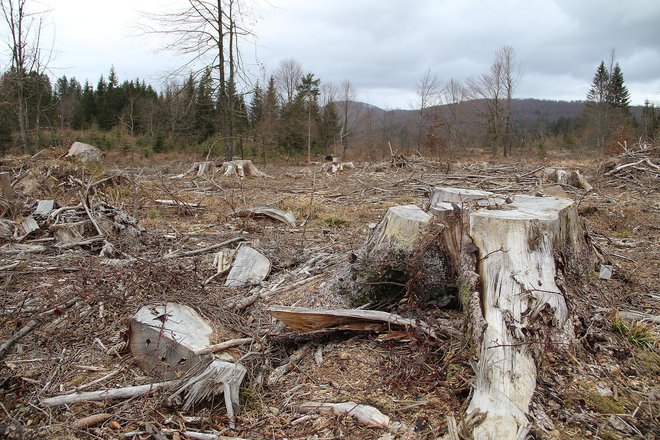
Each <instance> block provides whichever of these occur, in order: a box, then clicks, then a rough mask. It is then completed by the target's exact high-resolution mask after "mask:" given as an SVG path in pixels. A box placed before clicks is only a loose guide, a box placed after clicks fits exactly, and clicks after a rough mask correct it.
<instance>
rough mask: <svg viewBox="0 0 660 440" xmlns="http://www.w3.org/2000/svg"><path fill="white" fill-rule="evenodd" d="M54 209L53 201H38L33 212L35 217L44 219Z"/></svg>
mask: <svg viewBox="0 0 660 440" xmlns="http://www.w3.org/2000/svg"><path fill="white" fill-rule="evenodd" d="M53 209H55V200H52V199H50V200H39V201H38V202H37V207H36V208H35V210H34V213H33V214H32V215H34V216H35V217H43V218H46V217H48V215H49V214H50V213H51V212H52V211H53Z"/></svg>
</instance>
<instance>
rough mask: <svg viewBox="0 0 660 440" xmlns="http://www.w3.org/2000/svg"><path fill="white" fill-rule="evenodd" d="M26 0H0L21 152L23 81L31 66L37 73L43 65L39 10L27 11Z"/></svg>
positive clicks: (24, 112) (24, 131) (25, 143)
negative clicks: (7, 34)
mask: <svg viewBox="0 0 660 440" xmlns="http://www.w3.org/2000/svg"><path fill="white" fill-rule="evenodd" d="M27 3H28V2H27V0H0V9H2V16H3V18H4V21H5V24H6V25H7V30H8V31H9V39H8V41H7V46H8V48H9V50H10V52H11V78H12V80H13V81H14V84H15V90H16V115H17V117H18V130H19V139H20V143H21V148H22V149H23V151H24V152H26V151H27V150H28V136H27V132H28V114H29V112H28V100H27V96H26V85H27V82H28V81H29V80H30V73H31V72H32V71H33V70H34V68H35V67H39V69H38V70H39V71H38V72H36V73H37V77H39V76H40V74H41V73H43V72H42V70H45V67H46V63H45V62H42V60H41V59H40V56H41V51H40V48H39V44H40V39H41V29H42V26H43V20H44V16H43V12H30V11H29V10H28V6H27ZM39 111H40V109H39Z"/></svg>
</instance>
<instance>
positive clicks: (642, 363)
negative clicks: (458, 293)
mask: <svg viewBox="0 0 660 440" xmlns="http://www.w3.org/2000/svg"><path fill="white" fill-rule="evenodd" d="M651 153H653V154H655V155H656V156H655V157H654V155H653V154H651ZM645 154H646V153H645ZM648 155H649V157H651V159H652V160H653V161H654V163H655V164H657V163H658V161H657V150H655V151H652V152H648ZM52 156H53V157H52V158H50V159H49V158H43V157H41V158H39V159H36V160H29V159H23V158H15V159H11V158H10V159H5V160H2V161H0V171H11V172H12V173H13V176H14V177H16V176H23V175H25V176H27V177H26V179H27V178H30V179H32V181H30V182H28V181H27V180H26V179H24V181H23V184H24V186H23V187H21V186H20V185H21V184H20V183H17V185H15V186H16V188H19V187H20V188H27V189H29V191H28V190H27V189H26V190H25V191H24V192H19V193H18V199H17V200H16V201H15V202H14V203H13V204H11V205H6V206H3V208H4V212H5V218H13V219H15V220H18V221H20V220H22V219H23V218H24V217H25V216H26V215H28V214H29V213H31V212H32V210H33V209H34V206H35V201H36V200H37V199H48V198H54V199H55V200H56V201H57V203H58V204H59V205H61V206H64V205H70V204H73V205H75V204H77V203H79V202H80V196H79V193H81V191H83V189H84V186H81V183H82V184H83V185H84V184H87V183H91V182H94V181H97V180H99V179H100V178H103V177H107V176H111V175H121V176H123V178H116V179H110V180H108V181H107V182H105V183H103V184H101V185H99V186H98V187H94V190H93V196H92V198H91V202H92V204H93V203H94V202H96V203H98V202H100V201H105V202H107V203H108V204H110V205H113V206H115V207H117V208H120V209H122V210H124V211H125V212H127V213H128V214H130V215H132V216H134V217H136V218H138V219H139V221H140V224H141V226H142V227H143V228H144V229H145V231H144V232H143V233H142V235H141V236H140V237H139V238H137V239H135V238H128V237H123V236H121V235H118V236H116V237H114V238H112V239H111V240H110V241H111V242H112V244H114V246H115V247H116V248H117V249H118V250H119V251H121V252H122V253H123V255H124V256H126V255H129V256H132V257H134V258H135V260H134V261H132V262H131V263H130V264H127V265H121V266H107V265H105V264H103V263H104V261H103V260H104V258H102V257H99V256H98V255H99V251H100V245H101V244H92V245H88V246H83V247H76V248H74V249H71V250H57V249H56V248H53V247H52V246H51V245H52V242H50V241H41V242H35V240H40V239H48V238H50V235H49V233H48V231H40V232H37V233H34V235H32V236H30V237H29V238H28V239H27V240H25V241H24V243H28V244H29V243H33V244H34V243H40V244H45V245H46V246H47V248H48V249H47V251H45V252H41V253H26V254H19V255H16V254H6V253H1V251H2V249H3V248H0V266H2V267H3V268H4V269H3V270H2V272H0V277H1V278H0V281H1V282H2V294H1V296H0V314H2V323H3V325H2V326H1V328H0V341H4V340H8V339H10V338H11V337H12V336H13V335H15V334H16V332H17V331H19V330H20V329H21V328H23V327H24V326H26V325H27V324H28V323H29V322H30V320H32V319H38V320H39V325H38V327H37V328H36V329H35V330H34V331H32V332H30V333H29V334H27V335H26V336H25V337H23V338H22V339H21V340H20V341H19V342H18V344H17V345H16V346H14V347H13V349H12V350H11V351H10V352H9V354H8V355H7V356H6V357H5V358H4V359H0V436H2V437H5V438H85V439H87V438H90V439H91V438H93V439H98V438H118V437H119V436H120V435H122V434H126V433H130V432H137V433H139V434H136V435H135V436H134V437H131V438H167V439H170V438H185V437H184V435H183V434H182V433H183V432H185V431H197V432H216V433H218V434H219V435H225V436H233V437H240V438H250V439H261V438H263V439H266V438H269V439H273V438H289V439H307V438H310V439H311V438H318V439H321V438H326V439H331V438H332V439H334V438H346V439H369V438H373V439H376V438H381V437H382V436H386V435H387V431H385V430H381V429H372V428H366V427H364V426H362V425H360V424H359V423H358V422H357V421H356V420H354V419H352V418H351V417H340V416H332V415H318V414H312V415H311V416H309V417H307V416H305V415H304V414H301V413H300V412H299V411H298V407H299V405H300V404H301V403H303V402H306V401H318V402H345V401H353V402H356V403H360V404H366V405H372V406H374V407H376V408H378V409H379V410H380V411H382V412H383V413H384V414H386V415H388V416H389V417H391V418H392V419H393V420H395V421H398V422H401V423H403V424H404V425H406V426H407V427H408V429H407V430H406V432H405V434H396V433H395V434H392V437H389V438H421V439H426V438H429V439H432V438H433V439H434V438H438V437H441V436H442V435H444V433H445V432H446V417H447V415H449V414H454V415H455V416H456V417H457V418H458V419H460V418H461V415H462V414H463V410H464V409H465V406H466V404H467V401H468V397H469V393H470V386H471V380H472V377H473V370H472V367H471V365H473V362H474V361H475V359H476V358H475V356H474V353H473V352H472V351H471V349H470V347H469V343H468V341H467V338H466V339H465V340H463V339H460V338H459V339H456V340H449V341H441V342H438V341H432V340H428V339H425V338H424V337H422V336H421V335H416V334H415V333H414V332H411V333H409V334H407V335H404V336H405V337H400V338H383V337H379V335H378V334H377V333H373V332H368V331H365V332H355V331H343V332H342V331H339V332H327V333H323V334H318V335H315V336H314V337H308V338H305V337H300V336H299V335H297V334H296V333H295V332H293V331H290V330H287V329H284V328H283V327H282V325H281V324H280V323H278V322H276V321H275V320H273V319H272V318H271V317H270V315H269V314H268V313H267V312H266V311H265V308H266V307H267V306H268V305H271V304H279V305H296V306H313V307H333V306H341V305H344V304H345V298H342V297H341V296H338V295H337V294H336V292H329V291H328V289H327V285H326V283H327V282H328V281H329V280H330V278H331V277H332V274H333V273H335V272H336V270H337V269H338V268H339V267H340V266H341V265H343V264H344V263H345V261H346V260H348V259H349V258H351V255H352V254H353V252H354V251H356V250H357V249H359V247H360V246H361V245H362V244H363V243H364V241H365V239H366V237H367V236H368V234H369V231H370V229H369V227H368V225H369V224H370V223H376V222H377V221H378V220H379V218H380V217H381V216H382V215H383V214H384V212H385V210H386V209H387V208H388V207H390V206H394V205H400V204H416V205H418V206H420V207H424V205H425V204H427V203H428V195H429V191H430V190H431V188H432V187H434V186H459V187H466V188H478V189H485V190H491V191H496V192H500V193H506V194H516V193H531V194H535V193H538V192H539V191H543V190H544V188H545V187H541V186H539V181H538V179H536V178H534V177H533V175H529V176H524V175H525V174H527V173H529V172H531V171H533V170H535V169H537V168H539V167H540V166H542V165H543V163H540V162H539V163H535V162H534V161H525V162H513V161H508V162H505V161H500V162H498V163H485V162H470V161H465V162H462V163H458V162H431V161H424V160H421V159H416V160H410V161H409V162H408V164H407V166H405V167H401V168H399V167H396V168H391V167H390V166H389V164H388V163H386V162H383V163H376V164H373V163H372V164H356V165H357V168H356V169H354V170H347V171H344V172H340V173H338V174H337V175H336V176H333V175H329V174H327V173H321V172H319V171H315V170H318V169H319V168H320V166H316V167H311V166H261V165H260V164H257V165H259V166H260V169H261V170H262V171H264V172H266V173H267V174H268V175H269V176H271V177H269V178H246V179H243V180H239V179H237V178H235V177H221V176H220V175H215V176H213V175H208V176H202V177H193V176H187V177H184V178H181V179H172V178H171V176H172V175H175V174H178V173H182V172H185V171H186V169H187V168H188V167H189V166H190V165H191V163H186V162H185V161H182V160H181V159H180V158H179V160H178V161H172V162H168V163H161V164H158V165H156V164H151V165H140V166H136V165H131V164H126V158H117V157H112V158H106V164H105V167H103V166H95V167H83V166H76V165H72V164H69V163H67V162H62V161H60V160H58V159H57V156H58V155H57V154H52ZM118 160H121V161H122V162H123V163H122V164H121V165H118V163H119V162H118ZM619 160H620V161H623V160H625V157H620V158H619ZM561 162H562V163H561V165H562V166H563V167H567V168H571V169H580V170H581V171H583V174H585V175H586V177H587V179H588V180H589V182H590V183H591V184H592V185H593V186H594V190H593V191H591V192H586V191H584V190H582V189H578V188H573V187H569V186H563V187H562V188H561V190H562V191H563V192H564V193H565V194H566V195H567V196H568V197H571V198H573V199H574V200H576V201H577V202H578V203H579V211H580V213H581V215H582V217H583V218H584V219H585V220H586V225H587V227H588V230H589V233H590V237H591V239H592V241H593V243H594V245H595V247H596V249H597V250H598V251H599V252H600V254H601V255H600V263H605V264H612V265H613V266H614V275H613V277H612V278H611V279H610V280H601V279H599V278H598V273H597V269H598V268H597V267H594V273H593V276H591V277H590V278H588V279H583V280H580V283H579V285H578V286H576V291H577V292H578V294H577V295H576V296H577V297H576V298H572V304H571V306H572V309H573V312H574V314H575V315H576V322H575V325H576V334H577V336H578V341H577V342H576V344H575V346H574V347H571V349H570V350H568V351H567V352H566V351H562V352H559V351H555V350H551V349H550V350H547V353H546V356H545V357H544V358H543V359H542V363H541V368H540V375H539V382H538V386H537V390H536V394H535V398H534V403H533V409H534V414H535V415H536V418H537V420H535V421H534V429H533V431H532V434H531V435H532V436H533V437H534V438H556V439H563V438H575V439H579V438H603V439H615V438H656V437H658V436H660V430H659V426H660V425H659V422H660V405H659V403H658V398H659V397H660V386H659V384H658V380H657V378H658V377H660V356H659V352H658V326H657V325H656V324H651V323H639V322H632V321H627V320H622V319H620V318H619V317H618V316H617V312H618V311H636V312H642V313H646V314H650V315H654V316H658V315H659V314H660V303H659V298H660V292H659V291H658V281H657V280H658V279H660V243H659V242H658V229H659V226H658V225H660V221H658V220H659V216H658V213H659V212H660V196H659V195H658V189H659V185H658V172H657V171H655V172H653V169H650V170H649V169H648V167H646V168H644V167H643V164H642V165H640V167H638V168H639V169H634V168H633V167H631V169H630V170H627V171H626V172H621V173H616V174H613V175H610V176H604V173H606V172H607V170H608V169H611V168H607V167H606V166H605V164H604V162H600V161H589V162H583V161H577V160H562V161H561ZM619 163H621V162H619ZM546 165H560V164H559V163H546ZM516 176H524V177H521V178H516ZM27 183H29V184H30V185H27ZM549 190H550V189H548V191H549ZM156 199H173V200H179V201H185V202H188V203H193V202H195V203H201V204H202V205H203V207H201V208H188V207H168V206H165V205H162V204H159V203H157V202H155V200H156ZM256 206H272V207H275V208H279V209H282V210H285V211H286V210H291V211H292V213H293V214H294V215H295V217H296V218H297V219H298V223H299V224H303V226H298V227H296V228H291V227H288V226H286V225H284V224H282V223H278V222H274V221H271V220H268V219H261V218H245V217H238V216H236V215H235V213H237V212H239V211H241V210H243V209H247V208H252V207H256ZM238 236H243V237H244V238H245V239H246V240H248V241H249V242H250V243H251V244H252V246H254V247H255V248H257V249H259V250H260V251H261V252H262V253H264V254H265V255H266V256H267V257H269V258H270V259H271V261H272V262H273V270H272V272H271V275H270V277H269V278H268V279H267V280H266V281H265V282H264V283H262V286H261V287H256V288H255V287H253V288H248V287H246V288H225V287H224V277H222V276H221V277H217V278H215V279H214V280H212V281H210V282H209V283H208V284H206V285H205V284H204V282H205V280H207V279H208V278H209V277H211V276H212V275H213V274H214V271H215V270H214V268H213V267H212V262H213V255H212V254H211V253H205V254H201V255H198V256H193V257H184V258H172V259H162V258H161V257H162V256H163V255H164V254H166V253H167V252H170V251H172V250H177V249H185V250H191V249H196V248H201V247H203V246H208V245H211V244H214V243H219V242H221V241H224V240H227V239H230V238H234V237H238ZM17 261H20V262H21V264H20V265H18V266H17V267H14V268H7V267H8V266H11V265H13V264H14V263H15V262H17ZM319 274H320V275H322V276H320V277H319V278H317V279H315V280H314V281H312V282H311V283H307V284H303V285H301V286H299V287H295V288H291V289H286V286H287V285H291V284H293V283H294V282H296V281H299V280H302V279H304V278H306V277H309V276H313V275H319ZM280 288H282V289H280ZM259 289H266V290H271V289H272V290H273V291H274V292H275V293H273V294H270V295H266V296H265V297H264V298H262V299H261V300H259V301H257V302H256V303H255V304H253V305H251V306H249V307H247V308H246V309H243V310H236V309H232V308H231V307H229V306H230V305H232V304H235V303H236V301H237V300H240V299H242V298H244V297H246V296H248V295H250V294H253V293H255V292H258V291H262V292H265V290H259ZM276 289H277V290H276ZM73 297H78V298H79V300H78V302H77V303H76V304H75V305H74V306H73V307H72V308H71V309H68V310H64V309H62V310H60V309H59V308H58V307H60V306H61V305H62V304H64V303H66V302H67V301H68V300H70V299H71V298H73ZM166 301H174V302H180V303H184V304H187V305H189V306H192V307H193V308H195V309H196V310H198V311H199V312H200V313H201V314H202V315H203V316H204V317H206V318H207V319H209V320H210V322H212V325H213V326H214V327H215V328H216V334H215V338H216V339H217V342H220V341H222V340H225V339H231V338H239V337H246V336H250V337H254V338H255V340H257V341H259V344H257V345H254V346H252V347H242V348H239V349H234V350H233V351H232V353H233V355H234V356H235V358H237V359H238V358H241V359H242V360H241V362H242V363H243V364H244V365H246V367H248V370H249V373H248V376H247V378H246V380H245V382H244V384H243V387H242V389H241V408H240V410H239V413H238V420H237V426H236V429H234V430H232V429H230V428H229V423H228V420H227V416H226V412H225V409H224V404H223V403H218V404H215V405H211V406H208V407H205V408H196V409H195V411H191V412H187V413H184V412H182V411H179V410H177V409H176V408H170V407H168V406H167V405H166V404H165V402H164V397H165V396H164V395H160V394H156V395H152V396H148V397H140V398H134V399H130V400H126V401H114V402H83V403H77V404H73V405H70V406H64V407H54V408H42V407H41V406H40V405H39V402H40V399H42V398H45V397H50V396H54V395H60V394H66V393H70V392H74V391H75V390H76V388H77V387H80V386H81V385H82V386H83V387H84V386H85V385H86V384H89V383H90V382H92V381H94V380H96V379H99V378H102V377H104V376H106V375H108V374H109V373H111V372H114V371H115V370H117V372H116V373H115V374H113V375H111V376H110V377H109V378H108V379H106V380H102V381H99V382H98V383H95V384H93V386H91V387H89V388H87V387H85V389H86V390H87V391H91V390H101V389H105V388H112V387H118V386H130V385H139V384H145V383H150V382H152V381H155V380H157V378H150V377H145V376H144V374H143V373H142V372H141V371H140V370H139V369H138V368H137V366H135V365H134V363H133V361H132V358H131V355H130V352H129V351H128V348H127V335H128V323H129V321H130V318H131V316H132V315H133V314H134V313H135V312H136V311H137V310H138V309H139V308H140V307H141V306H143V305H145V304H152V303H163V302H166ZM52 308H55V310H54V312H52V313H50V314H47V315H43V314H41V313H42V312H43V311H46V310H49V309H52ZM399 313H402V314H405V315H407V316H413V317H422V318H425V319H429V320H431V322H432V318H433V317H443V318H449V319H451V320H452V322H455V323H456V326H457V328H460V327H461V323H462V313H461V312H460V311H459V310H452V309H442V308H437V307H435V306H433V305H432V304H417V305H416V306H415V307H410V306H409V305H408V306H406V307H405V309H404V308H403V306H402V307H401V309H400V310H399ZM399 336H401V335H399ZM303 348H305V349H309V350H310V353H311V354H310V355H307V356H305V357H303V359H302V360H301V361H300V362H299V363H297V364H296V365H294V366H293V367H292V369H291V370H290V371H289V372H288V373H287V374H286V375H285V376H284V378H283V379H281V380H280V381H278V382H277V383H275V384H273V385H268V384H267V381H266V380H265V379H264V378H267V377H268V375H269V373H270V372H271V371H272V370H273V369H274V368H276V367H277V366H279V365H281V364H283V363H285V362H286V360H287V359H288V357H289V356H291V355H292V354H293V353H294V352H296V351H297V350H300V349H303ZM314 353H321V354H322V358H323V361H322V362H321V363H320V365H319V364H318V363H317V361H316V360H315V356H314ZM96 413H110V414H111V415H112V417H111V418H110V419H108V420H107V421H105V422H103V423H102V424H99V425H97V426H94V427H90V428H81V429H75V428H72V427H71V426H72V423H73V422H74V421H75V420H78V419H80V418H83V417H86V416H89V415H92V414H96ZM113 422H115V423H113ZM113 428H115V429H113ZM382 438H388V437H382Z"/></svg>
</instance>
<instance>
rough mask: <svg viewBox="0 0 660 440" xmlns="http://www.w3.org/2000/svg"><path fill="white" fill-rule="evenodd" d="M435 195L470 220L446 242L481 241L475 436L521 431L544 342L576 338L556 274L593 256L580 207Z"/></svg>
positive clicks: (456, 192)
mask: <svg viewBox="0 0 660 440" xmlns="http://www.w3.org/2000/svg"><path fill="white" fill-rule="evenodd" d="M431 200H432V205H431V208H432V211H434V212H436V213H438V215H440V217H441V218H444V219H445V220H447V219H448V218H450V217H451V216H452V215H453V216H454V217H457V218H459V219H461V220H460V221H463V222H466V223H467V224H465V225H464V227H463V228H456V227H454V228H449V231H450V233H449V234H448V235H446V236H445V240H447V239H448V238H449V239H451V240H453V242H454V245H450V246H447V248H448V249H449V250H450V251H451V250H452V249H453V252H455V253H458V252H463V253H465V251H466V249H465V247H464V246H463V245H461V243H465V239H466V236H465V235H464V236H463V237H457V236H456V231H463V234H465V233H467V236H469V237H470V238H471V240H472V243H473V246H476V249H473V250H476V268H477V272H478V275H479V278H480V283H479V285H480V288H479V301H468V302H466V304H467V307H468V308H469V310H468V311H467V312H468V316H469V317H470V320H471V323H472V331H473V340H475V341H477V342H478V348H477V350H478V352H479V362H478V367H477V375H476V380H475V384H474V392H473V396H472V400H471V402H470V404H469V406H468V409H467V413H468V414H470V413H474V412H481V413H483V414H484V415H485V418H484V419H483V422H482V423H481V424H479V425H478V426H476V427H475V428H474V431H473V434H474V438H476V439H519V438H524V437H525V434H526V433H527V432H528V431H529V429H530V422H529V419H528V417H527V416H528V414H529V405H530V402H531V400H532V395H533V393H534V389H535V387H536V376H537V362H536V360H537V358H538V356H540V354H541V351H542V349H543V347H541V344H540V342H543V343H544V344H550V345H552V346H554V347H559V349H562V347H568V344H570V342H571V341H572V340H573V339H574V334H573V326H572V322H571V317H570V314H569V309H568V305H567V298H566V292H564V291H563V290H562V289H561V288H560V287H559V286H558V284H557V281H556V280H563V279H564V278H565V275H567V274H568V272H571V273H578V272H579V269H580V268H581V267H583V266H585V265H587V264H589V261H590V258H589V257H588V255H589V254H588V247H587V243H586V241H585V238H584V235H583V232H582V228H581V223H580V221H579V219H578V214H577V209H576V206H575V204H574V202H573V201H571V200H567V199H559V198H550V197H548V198H546V197H530V196H516V197H513V198H506V199H505V198H503V197H498V196H495V195H492V194H489V193H485V192H478V193H477V192H474V191H464V190H460V189H456V188H436V189H435V190H434V191H433V194H432V197H431ZM458 203H460V204H461V205H460V206H459V205H458ZM454 223H455V222H454ZM454 260H455V261H457V262H460V261H463V262H464V261H465V258H464V257H461V256H460V255H454ZM461 266H462V268H463V269H464V270H466V268H465V266H464V265H461ZM467 270H469V268H467Z"/></svg>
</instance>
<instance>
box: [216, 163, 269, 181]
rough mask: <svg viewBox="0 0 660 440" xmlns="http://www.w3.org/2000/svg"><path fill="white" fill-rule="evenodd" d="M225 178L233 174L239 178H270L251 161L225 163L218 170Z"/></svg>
mask: <svg viewBox="0 0 660 440" xmlns="http://www.w3.org/2000/svg"><path fill="white" fill-rule="evenodd" d="M218 171H219V172H221V173H222V175H223V176H231V175H233V174H236V175H238V177H245V176H246V175H247V176H251V177H268V175H267V174H266V173H264V172H262V171H261V170H259V168H257V167H256V166H255V165H254V164H253V163H252V161H251V160H232V161H231V162H223V164H222V166H221V167H220V169H219V170H218Z"/></svg>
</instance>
